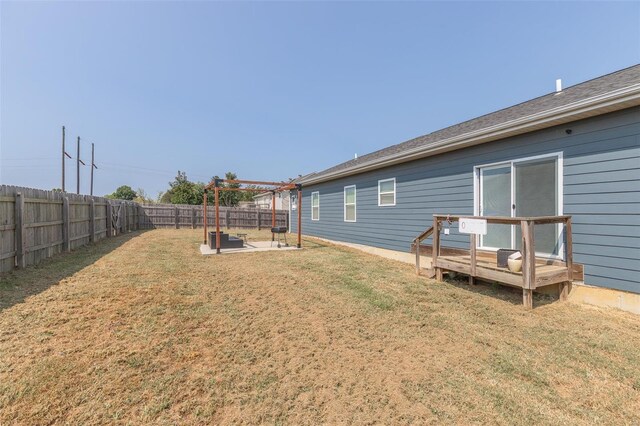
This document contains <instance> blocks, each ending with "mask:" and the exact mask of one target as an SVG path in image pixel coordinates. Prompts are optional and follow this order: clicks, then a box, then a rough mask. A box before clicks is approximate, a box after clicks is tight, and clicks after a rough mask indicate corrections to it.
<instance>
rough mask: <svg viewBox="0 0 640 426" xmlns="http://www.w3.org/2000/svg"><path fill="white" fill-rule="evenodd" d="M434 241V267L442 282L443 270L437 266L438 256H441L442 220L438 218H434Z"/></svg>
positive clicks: (432, 256) (437, 278) (437, 276)
mask: <svg viewBox="0 0 640 426" xmlns="http://www.w3.org/2000/svg"><path fill="white" fill-rule="evenodd" d="M431 241H432V255H431V258H432V259H433V260H432V267H433V268H434V271H435V273H436V280H438V281H442V269H441V268H438V267H437V266H436V263H437V261H438V256H440V220H439V219H438V218H437V217H434V218H433V235H432V237H431Z"/></svg>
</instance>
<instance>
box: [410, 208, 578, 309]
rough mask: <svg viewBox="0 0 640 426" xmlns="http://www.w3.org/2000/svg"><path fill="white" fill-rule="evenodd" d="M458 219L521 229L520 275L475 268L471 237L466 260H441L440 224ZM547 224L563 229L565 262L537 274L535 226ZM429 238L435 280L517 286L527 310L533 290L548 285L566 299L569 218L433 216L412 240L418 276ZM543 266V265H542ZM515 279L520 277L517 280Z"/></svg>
mask: <svg viewBox="0 0 640 426" xmlns="http://www.w3.org/2000/svg"><path fill="white" fill-rule="evenodd" d="M461 218H472V219H484V220H486V221H487V224H503V225H516V226H520V229H521V231H522V233H521V234H522V241H521V247H520V252H521V254H522V273H521V274H520V273H513V272H510V271H508V270H506V269H504V270H500V269H499V268H488V267H486V265H479V264H478V248H477V245H478V244H477V237H476V234H470V244H469V259H468V260H467V259H466V256H465V257H464V261H462V258H463V257H461V256H458V258H457V259H456V257H455V256H453V257H450V256H447V257H446V258H442V259H441V255H440V253H441V238H440V232H441V231H442V224H443V222H445V221H446V222H448V223H449V224H450V223H453V222H458V221H459V220H460V219H461ZM548 224H562V225H564V245H563V247H564V261H563V262H560V263H561V266H558V262H554V266H553V267H545V270H544V271H543V272H542V273H540V274H539V275H538V274H537V270H538V261H537V259H536V250H535V239H534V235H535V226H536V225H548ZM429 235H432V237H433V238H432V268H433V270H434V272H435V278H436V279H437V280H440V281H441V280H442V275H443V271H448V270H450V271H455V272H460V273H465V274H467V275H469V282H470V283H471V284H473V283H474V282H475V279H476V278H482V279H489V280H493V281H498V282H503V283H506V284H510V285H516V286H519V287H522V289H523V303H524V305H525V306H526V307H528V308H531V307H532V306H533V290H534V289H535V288H536V287H541V286H544V285H549V284H556V283H557V284H560V298H561V299H566V297H567V295H568V288H569V286H568V284H569V283H570V282H571V281H572V280H573V244H572V232H571V216H538V217H502V216H455V215H441V214H436V215H433V226H431V227H430V228H429V229H427V230H426V231H425V232H423V233H422V234H421V235H419V236H418V237H416V238H415V240H414V242H415V247H416V272H417V273H418V274H419V273H420V255H419V253H420V242H421V241H422V240H424V239H426V238H427V237H428V236H429ZM543 263H544V262H543ZM518 275H521V277H519V276H518Z"/></svg>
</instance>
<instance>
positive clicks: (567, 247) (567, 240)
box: [564, 218, 573, 281]
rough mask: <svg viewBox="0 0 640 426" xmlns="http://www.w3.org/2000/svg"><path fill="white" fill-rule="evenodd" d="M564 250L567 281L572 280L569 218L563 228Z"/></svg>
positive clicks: (571, 234)
mask: <svg viewBox="0 0 640 426" xmlns="http://www.w3.org/2000/svg"><path fill="white" fill-rule="evenodd" d="M564 236H565V237H564V238H565V243H564V251H565V261H566V263H567V272H568V274H569V281H573V233H572V231H571V218H568V219H567V222H566V225H565V228H564Z"/></svg>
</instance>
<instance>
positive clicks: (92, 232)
mask: <svg viewBox="0 0 640 426" xmlns="http://www.w3.org/2000/svg"><path fill="white" fill-rule="evenodd" d="M95 240H96V202H95V201H94V200H93V198H92V199H91V200H89V243H93V242H95Z"/></svg>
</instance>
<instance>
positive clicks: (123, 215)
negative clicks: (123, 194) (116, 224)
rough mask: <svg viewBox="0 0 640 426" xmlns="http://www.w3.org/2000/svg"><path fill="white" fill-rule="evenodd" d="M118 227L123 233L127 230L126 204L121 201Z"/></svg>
mask: <svg viewBox="0 0 640 426" xmlns="http://www.w3.org/2000/svg"><path fill="white" fill-rule="evenodd" d="M118 216H120V229H119V231H120V232H122V233H123V234H124V233H125V232H127V204H126V203H125V202H124V201H122V202H120V213H119V215H118Z"/></svg>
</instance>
